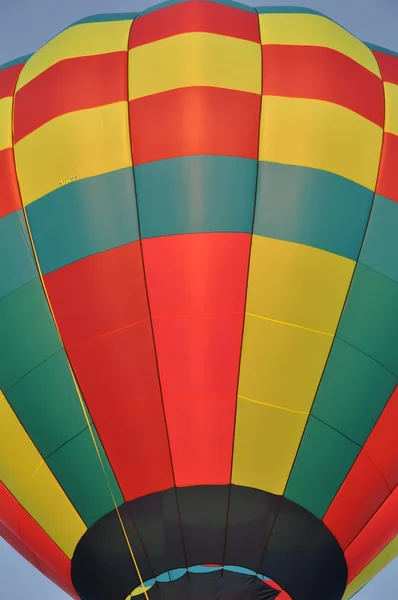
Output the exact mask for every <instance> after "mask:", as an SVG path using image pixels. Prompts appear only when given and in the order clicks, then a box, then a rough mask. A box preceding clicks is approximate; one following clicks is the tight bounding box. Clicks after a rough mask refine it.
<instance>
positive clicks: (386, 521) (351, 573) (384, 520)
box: [345, 488, 398, 583]
mask: <svg viewBox="0 0 398 600" xmlns="http://www.w3.org/2000/svg"><path fill="white" fill-rule="evenodd" d="M397 534H398V488H395V490H394V491H393V492H392V493H391V494H390V496H389V497H388V499H387V500H386V501H385V502H384V504H383V505H382V506H381V508H379V510H378V511H377V513H376V514H375V515H374V516H373V517H372V519H371V520H370V521H369V522H368V524H367V525H366V526H365V527H364V529H362V531H361V533H360V534H359V535H358V536H357V537H356V538H355V540H354V541H353V542H352V544H350V546H348V548H347V550H346V552H345V558H346V561H347V566H348V583H349V582H350V581H352V580H353V579H354V578H355V577H356V576H357V575H358V574H359V573H360V572H361V571H362V570H363V569H364V568H365V567H366V566H367V565H368V564H369V563H370V562H371V561H372V560H373V559H374V558H375V557H376V556H377V555H378V554H379V553H380V552H381V551H382V550H383V549H384V548H385V547H386V546H387V545H388V544H389V543H390V542H391V541H392V540H393V539H394V537H395V536H396V535H397Z"/></svg>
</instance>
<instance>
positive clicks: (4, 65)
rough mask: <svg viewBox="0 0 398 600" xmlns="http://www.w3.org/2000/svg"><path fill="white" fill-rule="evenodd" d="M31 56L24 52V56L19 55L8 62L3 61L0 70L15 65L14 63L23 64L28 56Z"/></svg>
mask: <svg viewBox="0 0 398 600" xmlns="http://www.w3.org/2000/svg"><path fill="white" fill-rule="evenodd" d="M31 56H33V53H32V54H25V55H24V56H19V57H18V58H14V60H10V61H9V62H6V63H3V64H2V65H0V71H3V70H4V69H9V68H10V67H15V65H24V64H25V63H27V62H28V60H29V58H30V57H31Z"/></svg>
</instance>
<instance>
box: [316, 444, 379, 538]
mask: <svg viewBox="0 0 398 600" xmlns="http://www.w3.org/2000/svg"><path fill="white" fill-rule="evenodd" d="M389 493H390V489H389V488H388V486H387V484H386V482H385V480H384V478H383V476H382V474H381V473H380V472H379V471H378V469H377V468H376V467H375V466H374V464H373V463H372V461H371V460H370V459H369V458H368V456H367V455H366V454H365V452H364V451H362V452H361V453H360V454H359V456H358V458H357V460H356V461H355V463H354V466H353V467H352V469H351V471H350V472H349V474H348V476H347V479H346V480H345V481H344V483H343V484H342V486H341V488H340V490H339V492H338V494H337V496H336V497H335V499H334V501H333V502H332V504H331V506H330V508H329V510H328V511H327V513H326V515H325V517H324V519H323V521H324V523H325V525H326V526H327V527H328V528H329V529H330V531H331V532H332V533H333V535H334V536H335V538H336V539H337V541H338V542H339V544H340V546H341V547H342V549H343V550H345V549H346V548H347V547H348V546H349V544H350V543H351V542H352V540H353V539H354V538H355V536H356V535H357V534H358V532H359V531H360V530H361V529H362V527H363V526H364V525H365V523H366V522H367V521H368V520H369V519H370V518H371V516H372V515H373V514H374V513H375V511H376V510H377V509H378V508H379V507H380V506H381V505H382V504H383V502H384V500H385V499H386V498H387V497H388V495H389Z"/></svg>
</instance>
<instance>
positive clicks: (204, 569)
mask: <svg viewBox="0 0 398 600" xmlns="http://www.w3.org/2000/svg"><path fill="white" fill-rule="evenodd" d="M217 571H218V572H223V571H228V572H230V573H238V574H241V575H247V576H248V577H253V578H255V580H257V579H259V580H260V581H261V582H263V583H264V584H265V585H268V586H269V587H270V588H272V589H274V590H276V591H278V592H280V594H278V596H277V599H278V600H292V597H291V596H290V595H289V594H288V593H287V592H286V591H284V590H283V589H282V588H281V586H280V585H279V584H278V583H276V582H275V581H273V580H272V579H271V578H270V577H267V576H266V575H262V574H261V573H256V572H255V571H253V570H252V569H246V568H245V567H239V566H237V565H224V566H223V565H216V564H203V565H195V566H192V567H188V568H177V569H172V570H170V571H166V572H164V573H162V574H161V575H158V576H157V577H153V578H151V579H148V580H147V581H144V583H143V585H138V586H137V587H136V588H134V590H133V591H132V592H131V594H129V595H128V596H127V597H126V598H125V600H132V599H133V598H140V596H144V594H145V593H146V592H148V591H149V590H150V589H151V588H153V587H154V586H155V585H156V584H158V583H162V584H164V583H172V582H173V581H177V580H178V579H181V578H182V577H185V576H187V575H188V576H189V573H192V574H199V575H200V574H207V573H214V572H217ZM253 580H254V579H253Z"/></svg>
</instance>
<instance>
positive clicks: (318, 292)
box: [245, 236, 355, 398]
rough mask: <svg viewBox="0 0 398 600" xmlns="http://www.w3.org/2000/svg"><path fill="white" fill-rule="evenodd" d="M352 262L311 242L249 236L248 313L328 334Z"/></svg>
mask: <svg viewBox="0 0 398 600" xmlns="http://www.w3.org/2000/svg"><path fill="white" fill-rule="evenodd" d="M354 266H355V263H354V262H353V261H351V260H348V259H346V258H343V257H341V256H336V255H335V254H331V253H329V252H324V251H322V250H318V249H316V248H312V247H310V246H303V245H301V244H294V243H291V242H285V241H281V240H276V239H273V238H266V237H258V236H254V237H253V241H252V250H251V256H250V273H249V281H248V294H247V303H246V309H247V312H249V313H254V314H256V315H261V316H264V317H266V318H267V317H269V318H271V319H277V320H279V321H284V322H286V323H292V324H294V325H298V326H301V327H305V328H307V329H312V330H318V331H322V332H327V333H330V334H333V333H334V332H335V330H336V327H337V323H338V321H339V318H340V314H341V310H342V308H343V304H344V300H345V297H346V294H347V291H348V287H349V285H350V281H351V278H352V273H353V270H354ZM282 274H283V275H282ZM292 298H294V299H295V301H294V302H292ZM245 395H246V394H245ZM247 395H248V396H249V397H250V398H256V397H257V395H256V394H255V395H252V394H247Z"/></svg>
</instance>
